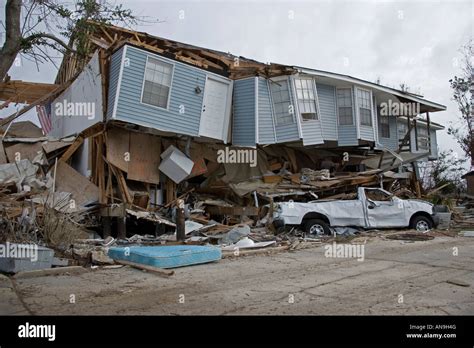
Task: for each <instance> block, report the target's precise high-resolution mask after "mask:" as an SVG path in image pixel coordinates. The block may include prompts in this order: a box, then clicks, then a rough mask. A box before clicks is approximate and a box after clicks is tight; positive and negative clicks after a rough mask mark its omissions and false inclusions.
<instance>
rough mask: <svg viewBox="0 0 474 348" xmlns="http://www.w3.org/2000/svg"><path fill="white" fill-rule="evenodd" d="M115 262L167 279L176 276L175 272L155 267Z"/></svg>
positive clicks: (121, 261)
mask: <svg viewBox="0 0 474 348" xmlns="http://www.w3.org/2000/svg"><path fill="white" fill-rule="evenodd" d="M114 261H115V262H116V263H118V264H121V265H125V266H130V267H133V268H137V269H141V270H142V271H148V272H153V273H156V274H159V275H163V276H167V277H169V276H172V275H173V274H174V271H170V270H167V269H163V268H158V267H153V266H148V265H142V264H140V263H136V262H132V261H125V260H114Z"/></svg>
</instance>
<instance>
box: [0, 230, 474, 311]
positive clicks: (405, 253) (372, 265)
mask: <svg viewBox="0 0 474 348" xmlns="http://www.w3.org/2000/svg"><path fill="white" fill-rule="evenodd" d="M324 245H325V244H321V245H317V246H314V247H312V248H309V249H303V250H296V251H291V252H281V253H278V254H272V255H259V256H241V257H237V258H232V259H223V260H221V261H219V262H216V263H211V264H204V265H197V266H192V267H184V268H178V269H175V274H174V275H173V276H171V277H168V278H165V277H161V276H157V275H155V274H152V273H146V272H143V271H140V270H136V269H133V268H129V267H123V268H120V269H100V270H95V271H90V272H86V273H83V274H80V275H60V276H44V277H38V278H20V279H16V280H15V283H16V284H15V285H13V283H12V280H11V279H9V278H7V277H4V276H2V277H0V298H1V299H2V301H1V302H0V314H3V315H5V314H6V315H15V314H25V315H28V314H33V315H61V314H65V315H72V314H80V315H94V314H118V315H120V314H130V315H194V314H199V315H211V314H212V315H222V314H227V315H258V314H267V315H295V314H314V315H367V314H374V315H375V314H380V315H394V314H401V315H404V314H410V315H447V314H450V315H465V314H470V315H472V314H474V296H473V295H474V262H473V261H474V238H469V237H456V238H451V237H437V238H435V239H433V240H430V241H419V242H412V243H405V242H401V241H397V240H384V239H382V238H380V237H370V238H369V239H368V241H367V244H366V245H365V260H364V261H357V259H356V258H352V259H349V258H327V257H325V255H324V254H325V249H324ZM453 248H458V255H457V256H455V255H453V254H454V253H453V251H454V249H453ZM447 280H457V281H458V282H462V283H466V284H469V286H459V285H455V284H450V283H447V282H446V281H447ZM72 297H74V298H75V303H71V302H74V301H71V298H72Z"/></svg>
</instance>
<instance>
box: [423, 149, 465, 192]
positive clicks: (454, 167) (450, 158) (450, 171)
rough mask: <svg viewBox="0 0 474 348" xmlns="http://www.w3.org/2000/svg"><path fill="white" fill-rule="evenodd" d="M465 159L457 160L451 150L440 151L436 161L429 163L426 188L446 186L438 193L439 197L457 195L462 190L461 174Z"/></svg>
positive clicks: (463, 170) (463, 169)
mask: <svg viewBox="0 0 474 348" xmlns="http://www.w3.org/2000/svg"><path fill="white" fill-rule="evenodd" d="M464 163H465V159H464V158H459V157H458V156H457V154H456V153H455V152H454V151H453V150H449V151H441V152H440V153H439V155H438V159H437V160H436V161H433V162H432V163H431V168H430V169H429V171H428V175H429V181H428V182H429V183H428V186H429V187H428V188H429V189H434V188H437V187H440V186H443V185H446V186H445V187H444V188H443V189H441V190H440V191H439V192H438V193H439V194H441V195H446V194H453V193H457V192H459V191H460V190H462V189H463V181H462V179H461V176H462V174H463V173H464V172H465V166H464Z"/></svg>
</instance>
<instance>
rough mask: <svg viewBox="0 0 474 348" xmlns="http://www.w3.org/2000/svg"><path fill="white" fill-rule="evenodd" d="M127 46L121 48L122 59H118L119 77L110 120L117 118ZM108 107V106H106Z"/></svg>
mask: <svg viewBox="0 0 474 348" xmlns="http://www.w3.org/2000/svg"><path fill="white" fill-rule="evenodd" d="M127 47H128V46H127V45H124V46H123V52H122V57H121V59H120V71H119V77H118V81H117V89H116V90H115V100H114V109H113V111H112V119H115V118H116V116H117V108H118V102H119V96H120V88H121V86H122V77H123V69H124V68H125V57H126V56H127ZM141 101H142V98H141V96H140V102H141ZM108 107H110V106H108Z"/></svg>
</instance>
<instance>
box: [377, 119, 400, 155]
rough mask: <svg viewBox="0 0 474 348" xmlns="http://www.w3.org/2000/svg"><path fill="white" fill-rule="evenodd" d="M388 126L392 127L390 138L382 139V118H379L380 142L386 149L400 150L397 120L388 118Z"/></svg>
mask: <svg viewBox="0 0 474 348" xmlns="http://www.w3.org/2000/svg"><path fill="white" fill-rule="evenodd" d="M388 125H389V127H390V138H384V137H382V126H381V124H380V116H379V117H378V129H379V142H380V144H382V145H383V146H384V147H386V148H388V149H390V150H397V149H398V135H397V118H396V117H393V116H392V117H390V116H389V117H388Z"/></svg>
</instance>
